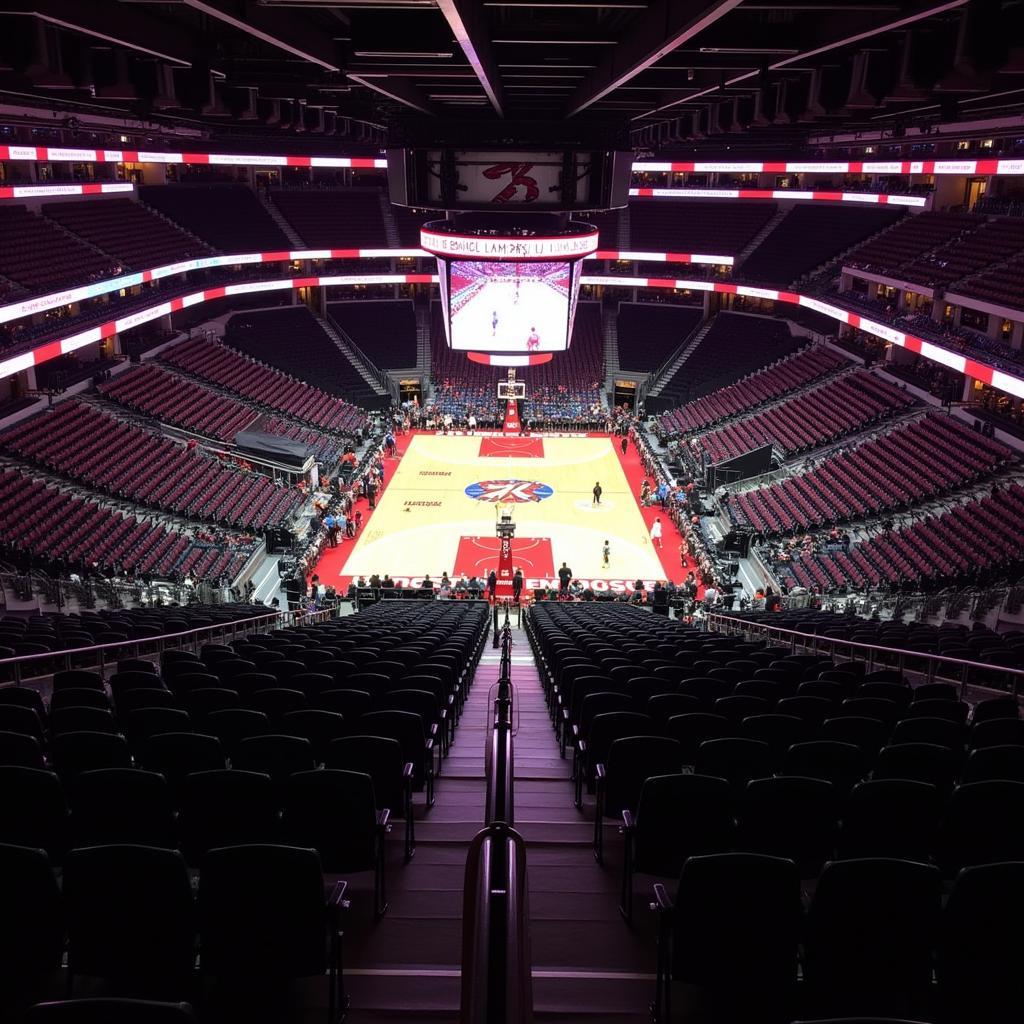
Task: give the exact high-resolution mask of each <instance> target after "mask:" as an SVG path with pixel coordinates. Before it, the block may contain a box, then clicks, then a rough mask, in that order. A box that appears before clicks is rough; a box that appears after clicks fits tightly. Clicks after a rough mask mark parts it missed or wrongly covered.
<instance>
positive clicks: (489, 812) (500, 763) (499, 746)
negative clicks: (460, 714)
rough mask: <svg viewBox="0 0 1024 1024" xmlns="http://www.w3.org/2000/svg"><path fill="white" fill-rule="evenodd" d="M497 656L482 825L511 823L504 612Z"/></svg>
mask: <svg viewBox="0 0 1024 1024" xmlns="http://www.w3.org/2000/svg"><path fill="white" fill-rule="evenodd" d="M499 639H500V643H501V658H500V662H499V667H498V684H497V689H498V692H497V695H496V697H495V699H494V717H493V724H492V728H491V733H490V742H489V749H488V758H487V763H486V765H485V772H486V777H487V800H486V806H485V810H484V825H485V826H486V825H496V824H504V825H509V826H512V825H513V824H515V796H514V783H513V774H514V756H513V749H512V733H513V730H512V695H513V689H512V629H511V627H510V626H509V623H508V613H507V611H506V615H505V626H504V628H503V629H502V631H501V634H500V638H499Z"/></svg>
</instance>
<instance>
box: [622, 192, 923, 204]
mask: <svg viewBox="0 0 1024 1024" xmlns="http://www.w3.org/2000/svg"><path fill="white" fill-rule="evenodd" d="M629 194H630V195H631V196H635V197H639V198H641V199H643V198H653V199H788V200H791V201H794V202H820V203H881V204H887V205H889V206H925V205H926V204H927V202H928V198H927V196H908V195H902V194H899V193H888V192H834V191H820V190H814V191H806V190H801V189H795V188H631V189H630V190H629Z"/></svg>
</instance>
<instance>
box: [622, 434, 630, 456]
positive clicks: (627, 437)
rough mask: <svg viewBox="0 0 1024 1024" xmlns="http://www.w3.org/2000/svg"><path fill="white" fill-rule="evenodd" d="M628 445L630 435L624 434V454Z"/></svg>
mask: <svg viewBox="0 0 1024 1024" xmlns="http://www.w3.org/2000/svg"><path fill="white" fill-rule="evenodd" d="M628 447H629V435H628V434H623V435H622V454H623V455H625V454H626V449H627V448H628Z"/></svg>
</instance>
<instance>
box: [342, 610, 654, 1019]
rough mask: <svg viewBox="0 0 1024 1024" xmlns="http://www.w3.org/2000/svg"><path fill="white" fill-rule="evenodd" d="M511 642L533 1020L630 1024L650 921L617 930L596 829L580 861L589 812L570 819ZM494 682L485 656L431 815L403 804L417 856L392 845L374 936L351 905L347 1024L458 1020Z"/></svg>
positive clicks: (616, 856)
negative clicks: (382, 911) (469, 864)
mask: <svg viewBox="0 0 1024 1024" xmlns="http://www.w3.org/2000/svg"><path fill="white" fill-rule="evenodd" d="M514 639H515V647H514V649H513V657H512V678H513V681H514V683H515V686H516V694H517V699H518V705H519V706H518V732H517V734H516V737H515V766H516V772H515V778H516V787H515V801H516V806H515V813H516V828H517V829H518V830H519V831H520V832H521V833H522V835H523V837H524V838H525V840H526V843H527V868H528V883H529V888H530V914H531V936H532V956H533V965H534V1006H535V1015H536V1017H537V1019H538V1021H545V1022H552V1024H562V1022H576V1024H584V1022H585V1024H641V1022H643V1021H647V1020H648V1019H649V1018H648V1015H647V1005H648V1002H649V1001H650V997H651V992H652V989H653V979H652V978H651V972H652V971H653V969H654V942H653V924H654V922H653V921H652V920H648V918H653V915H652V914H645V913H644V912H643V910H642V904H639V905H638V911H637V913H636V915H635V917H636V921H637V924H635V925H634V927H633V929H630V927H629V926H628V925H626V924H625V922H624V921H623V920H622V919H621V917H620V916H619V914H618V910H617V905H618V887H619V871H620V869H621V840H619V838H618V836H617V833H616V830H615V826H614V823H609V829H608V832H607V835H606V853H605V865H604V867H600V866H599V865H598V864H597V863H596V862H595V861H594V857H593V854H592V852H591V837H592V834H593V802H592V799H591V800H589V801H588V803H587V806H586V807H585V808H584V809H583V810H582V811H577V810H576V808H575V807H574V806H573V802H572V785H571V783H570V781H569V774H570V767H571V761H570V760H569V759H565V760H563V759H562V758H560V757H559V754H558V744H557V743H556V741H555V735H554V732H553V730H552V728H551V720H550V718H549V717H548V713H547V708H546V706H545V702H544V694H543V690H542V689H541V686H540V680H539V676H538V673H537V667H536V665H535V663H534V659H533V655H532V653H531V651H530V647H529V643H528V641H527V639H526V635H525V633H524V632H523V631H521V630H518V629H516V630H514ZM489 644H490V641H488V645H489ZM497 677H498V654H497V651H495V650H494V649H493V648H491V647H490V646H488V648H487V651H486V653H485V654H484V656H483V659H482V660H481V663H480V666H479V667H478V669H477V672H476V677H475V679H474V681H473V685H472V687H471V688H470V691H469V694H468V697H467V701H466V708H465V711H464V713H463V716H462V720H461V723H460V725H459V728H458V730H457V732H456V738H455V743H454V744H453V745H452V750H451V755H450V756H449V757H448V758H447V760H446V761H445V762H444V766H443V771H442V774H441V776H440V778H439V781H438V784H437V793H436V796H437V799H436V803H435V805H434V807H433V808H431V809H430V810H429V811H428V810H426V808H424V807H423V806H422V804H423V798H422V795H419V794H418V795H417V797H416V801H417V805H418V806H417V821H416V840H417V850H416V855H415V857H414V858H413V859H412V861H411V862H410V863H409V864H403V863H402V853H401V831H402V829H401V825H400V824H397V823H396V826H395V830H394V832H393V833H392V836H391V841H390V842H389V874H388V887H389V894H388V895H389V899H390V908H389V910H388V912H387V915H386V916H385V917H384V918H383V919H382V920H381V921H379V922H376V923H374V922H373V920H372V915H371V912H370V909H369V902H368V900H366V899H365V898H362V897H361V896H360V898H358V899H357V898H356V896H357V893H356V892H353V894H352V895H353V906H352V912H351V916H350V920H349V926H348V929H347V934H346V977H347V979H348V986H349V993H350V995H351V997H352V1009H351V1012H350V1016H349V1020H350V1021H351V1022H353V1024H358V1022H361V1021H372V1022H375V1024H392V1022H394V1024H397V1022H399V1021H413V1020H439V1021H452V1022H454V1021H455V1020H457V1017H458V1007H459V985H460V979H459V965H460V961H461V935H462V931H461V929H462V883H463V872H464V870H465V863H466V853H467V849H468V844H469V841H470V840H471V839H472V837H473V836H474V835H475V834H476V833H477V832H478V831H479V830H480V828H481V827H482V823H483V816H484V751H485V741H486V737H487V727H488V721H489V718H490V713H491V711H490V709H491V704H492V700H493V696H494V695H493V692H492V688H493V686H494V684H495V683H496V681H497ZM356 881H359V882H360V883H361V878H360V877H357V879H356ZM363 888H364V886H363V884H360V885H359V886H358V890H359V892H360V893H361V890H362V889H363Z"/></svg>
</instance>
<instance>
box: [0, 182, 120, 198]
mask: <svg viewBox="0 0 1024 1024" xmlns="http://www.w3.org/2000/svg"><path fill="white" fill-rule="evenodd" d="M134 188H135V186H134V185H133V184H132V183H131V182H130V181H90V182H86V183H84V184H82V185H0V199H34V198H37V197H39V196H96V195H109V194H111V193H114V192H131V191H133V190H134Z"/></svg>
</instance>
